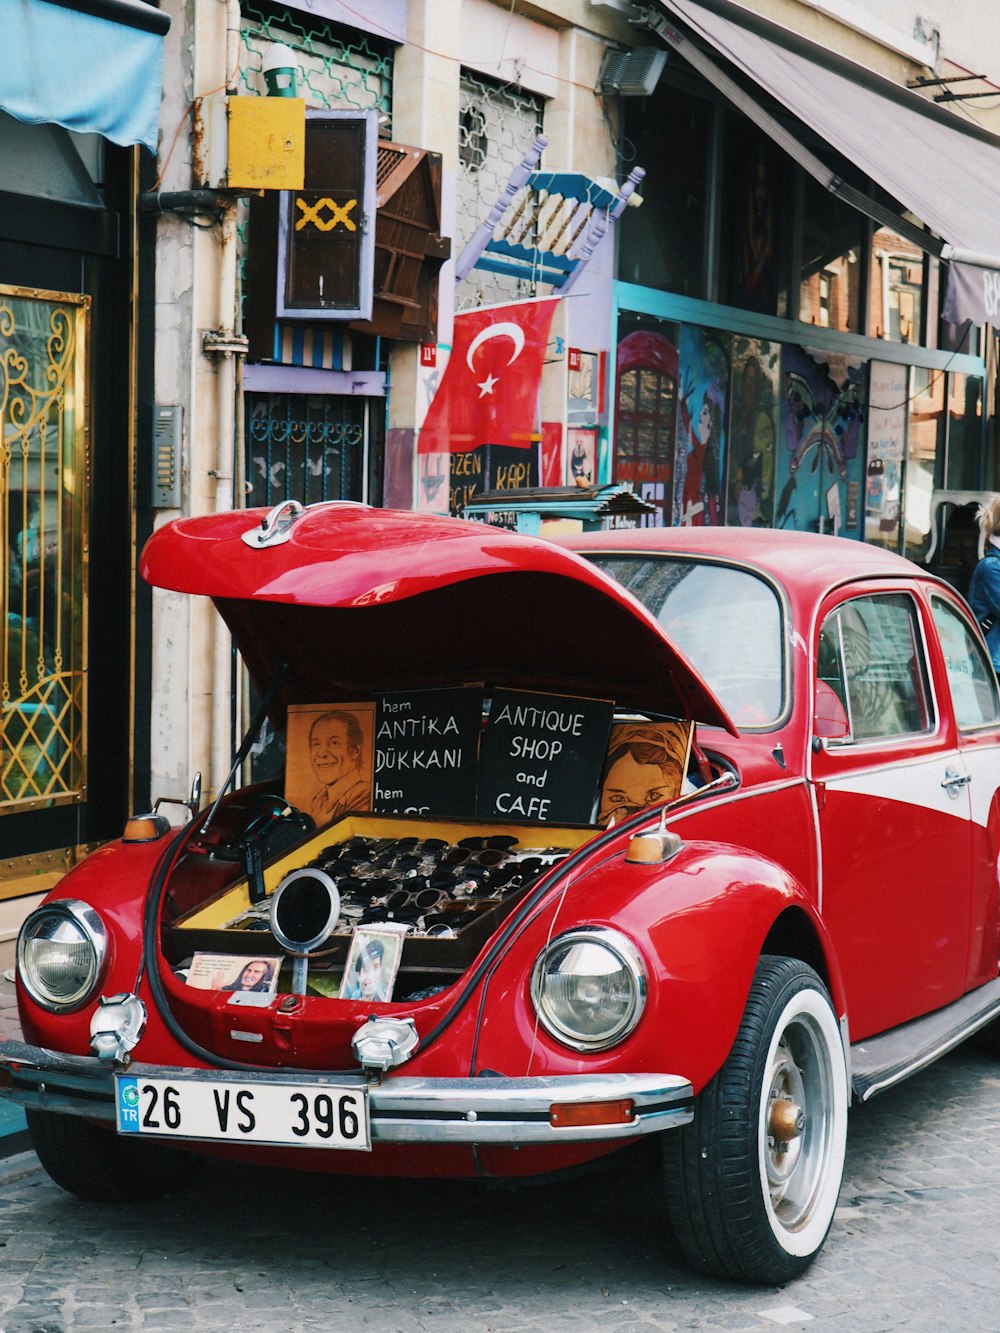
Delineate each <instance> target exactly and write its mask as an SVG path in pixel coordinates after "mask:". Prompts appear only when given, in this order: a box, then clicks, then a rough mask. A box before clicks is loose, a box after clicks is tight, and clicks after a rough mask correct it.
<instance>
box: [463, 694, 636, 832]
mask: <svg viewBox="0 0 1000 1333" xmlns="http://www.w3.org/2000/svg"><path fill="white" fill-rule="evenodd" d="M611 713H612V706H611V704H610V703H608V702H606V701H605V700H602V699H575V698H571V697H569V696H567V695H557V694H531V693H528V692H526V691H522V690H495V691H494V693H493V697H492V700H491V702H490V715H489V720H488V722H487V725H486V732H485V735H484V736H483V746H482V756H481V758H480V764H479V800H478V802H477V807H476V813H477V815H478V816H479V817H480V818H481V819H498V818H499V819H529V820H532V821H537V822H540V823H546V822H555V823H566V824H586V823H589V822H590V821H591V819H592V818H593V813H594V803H595V800H596V798H597V788H598V784H599V782H600V777H601V765H602V763H603V761H604V754H605V751H606V750H607V745H608V736H609V734H610V729H611Z"/></svg>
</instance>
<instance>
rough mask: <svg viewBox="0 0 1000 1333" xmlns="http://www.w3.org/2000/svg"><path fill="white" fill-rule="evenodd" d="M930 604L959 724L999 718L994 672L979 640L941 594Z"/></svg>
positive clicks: (968, 725)
mask: <svg viewBox="0 0 1000 1333" xmlns="http://www.w3.org/2000/svg"><path fill="white" fill-rule="evenodd" d="M931 608H932V611H933V614H934V623H935V625H937V630H938V637H939V638H940V640H941V651H942V652H943V653H944V662H945V668H946V670H947V672H948V684H949V685H950V686H951V697H952V702H953V703H954V705H955V720H956V722H957V723H958V725H959V728H960V729H961V730H962V731H970V730H972V729H973V728H975V727H984V726H988V725H989V724H990V723H996V722H997V721H1000V690H998V689H997V678H996V673H995V672H994V670H993V664H992V663H991V662H990V659H989V658H988V657H987V655H986V653H985V652H984V651H983V648H982V645H981V644H980V643H979V640H978V639H977V638H976V637H975V635H974V634H973V632H972V629H971V627H970V626H969V625H968V623H967V622H966V620H965V618H964V617H963V616H962V615H960V614H959V612H958V611H957V610H956V609H955V607H953V606H952V605H951V604H950V603H948V602H946V601H945V600H944V599H943V598H941V597H934V598H932V599H931Z"/></svg>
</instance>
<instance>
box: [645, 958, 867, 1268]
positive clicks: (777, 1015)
mask: <svg viewBox="0 0 1000 1333" xmlns="http://www.w3.org/2000/svg"><path fill="white" fill-rule="evenodd" d="M847 1106H848V1090H847V1068H846V1062H845V1059H844V1048H843V1043H842V1041H841V1037H840V1030H839V1027H838V1025H837V1019H836V1015H835V1014H834V1012H833V1006H832V1004H831V1002H830V997H829V994H828V993H827V990H826V987H825V986H824V985H823V983H822V981H821V980H820V979H819V977H818V976H817V975H816V973H815V972H814V971H813V970H812V968H810V967H807V966H806V964H805V963H801V962H799V961H798V960H797V959H794V958H762V959H761V960H760V962H759V963H758V965H757V971H756V973H755V975H754V980H753V984H752V986H751V988H750V995H749V998H748V1000H747V1006H746V1010H745V1012H744V1015H743V1020H742V1022H741V1024H740V1029H739V1032H738V1034H737V1037H736V1040H735V1042H734V1043H733V1048H732V1051H731V1052H730V1054H729V1058H728V1060H727V1061H726V1063H725V1064H724V1065H723V1067H722V1069H721V1070H720V1071H719V1073H718V1074H717V1075H716V1076H715V1078H714V1079H713V1080H712V1081H711V1083H709V1084H708V1085H707V1087H706V1088H705V1089H704V1091H703V1092H702V1093H701V1095H700V1096H699V1097H698V1099H697V1102H696V1104H695V1116H694V1120H693V1121H692V1122H691V1123H690V1124H689V1125H685V1126H684V1127H682V1128H681V1129H679V1130H673V1131H671V1132H670V1133H667V1134H665V1135H664V1136H663V1144H664V1164H665V1168H666V1192H667V1204H668V1207H669V1211H670V1217H671V1221H672V1222H673V1225H674V1231H675V1233H676V1235H677V1239H678V1241H679V1243H680V1245H681V1248H682V1249H683V1251H684V1253H685V1255H686V1257H687V1258H688V1260H689V1261H690V1262H691V1263H692V1264H694V1265H695V1267H697V1268H700V1269H701V1270H703V1271H706V1272H712V1273H716V1274H718V1275H719V1276H721V1277H729V1278H736V1279H742V1280H744V1281H751V1282H766V1283H779V1282H787V1281H788V1280H789V1279H790V1278H792V1277H794V1276H795V1275H796V1274H797V1273H801V1272H802V1271H803V1270H804V1269H805V1268H807V1267H808V1265H809V1264H810V1263H811V1262H812V1261H813V1259H814V1258H815V1257H816V1255H817V1254H818V1253H819V1251H820V1250H821V1249H822V1246H823V1242H824V1240H825V1239H826V1235H827V1232H828V1231H829V1229H830V1224H831V1222H832V1221H833V1214H834V1211H835V1210H836V1207H837V1197H838V1195H839V1193H840V1184H841V1179H842V1177H843V1170H844V1153H845V1148H846V1142H847Z"/></svg>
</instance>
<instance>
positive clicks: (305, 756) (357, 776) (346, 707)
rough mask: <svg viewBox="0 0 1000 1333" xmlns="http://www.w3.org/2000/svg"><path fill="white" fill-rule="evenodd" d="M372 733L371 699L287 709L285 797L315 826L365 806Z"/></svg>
mask: <svg viewBox="0 0 1000 1333" xmlns="http://www.w3.org/2000/svg"><path fill="white" fill-rule="evenodd" d="M374 735H375V705H374V703H358V704H309V705H293V706H292V707H290V708H289V710H288V732H287V736H288V742H287V748H288V757H287V761H286V765H285V800H286V801H287V802H288V803H289V805H293V806H295V808H296V809H297V810H305V811H306V812H307V813H308V814H310V815H312V817H313V819H315V821H316V823H317V824H318V825H322V824H329V823H330V822H331V821H332V820H334V819H339V818H340V816H341V815H345V814H347V813H348V811H350V810H371V808H372V770H373V762H372V756H373V753H374Z"/></svg>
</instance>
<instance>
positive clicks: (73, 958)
mask: <svg viewBox="0 0 1000 1333" xmlns="http://www.w3.org/2000/svg"><path fill="white" fill-rule="evenodd" d="M107 948H108V933H107V931H106V930H105V928H104V922H103V921H102V920H101V918H100V917H99V916H98V915H97V913H96V912H95V911H94V909H93V908H92V907H88V906H87V904H86V903H81V902H78V901H77V900H76V899H75V898H60V899H58V900H57V901H56V902H52V903H46V904H44V905H43V906H42V907H39V908H36V910H35V911H34V912H32V913H31V915H30V916H29V917H28V918H27V920H26V921H25V923H24V925H23V926H22V927H21V933H20V935H18V937H17V970H18V974H19V975H20V978H21V982H22V983H23V985H24V988H25V990H27V992H28V994H29V995H30V996H31V998H32V999H33V1000H34V1001H35V1002H36V1004H40V1005H41V1006H42V1008H43V1009H50V1010H51V1011H52V1012H53V1013H63V1012H65V1011H66V1010H70V1009H78V1008H79V1007H80V1005H81V1004H83V1003H84V1002H85V1001H86V1000H88V999H89V998H90V996H91V995H93V993H94V991H95V990H96V989H97V984H98V982H99V981H100V979H101V970H102V968H103V966H104V959H105V956H106V954H107Z"/></svg>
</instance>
